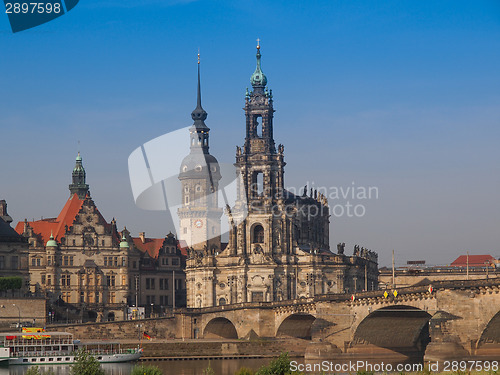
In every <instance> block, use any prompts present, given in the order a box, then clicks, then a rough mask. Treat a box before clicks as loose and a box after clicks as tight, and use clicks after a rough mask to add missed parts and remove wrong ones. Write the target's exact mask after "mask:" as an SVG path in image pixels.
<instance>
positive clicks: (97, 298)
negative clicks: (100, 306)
mask: <svg viewBox="0 0 500 375" xmlns="http://www.w3.org/2000/svg"><path fill="white" fill-rule="evenodd" d="M95 303H99V292H97V293H96V294H95Z"/></svg>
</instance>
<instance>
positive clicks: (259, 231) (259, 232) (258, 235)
mask: <svg viewBox="0 0 500 375" xmlns="http://www.w3.org/2000/svg"><path fill="white" fill-rule="evenodd" d="M253 243H264V228H262V225H260V224H259V225H256V226H255V228H254V229H253Z"/></svg>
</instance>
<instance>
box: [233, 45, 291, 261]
mask: <svg viewBox="0 0 500 375" xmlns="http://www.w3.org/2000/svg"><path fill="white" fill-rule="evenodd" d="M256 57H257V66H256V68H255V72H254V73H253V74H252V76H251V78H250V83H251V84H252V91H250V92H249V91H248V89H247V92H246V95H245V107H244V111H245V118H246V136H245V143H244V145H243V147H242V148H240V147H238V148H237V151H236V163H235V165H236V167H237V169H238V172H239V173H240V177H241V179H240V181H241V183H240V186H239V188H238V201H237V204H236V207H238V205H240V206H241V205H243V204H244V203H243V202H246V204H247V208H248V216H247V217H246V219H245V220H244V222H243V223H241V224H240V225H238V228H234V230H233V232H232V234H231V236H230V237H231V238H230V243H232V249H236V251H234V252H233V254H234V255H241V256H248V255H250V254H258V253H259V252H262V253H264V254H268V255H272V254H280V253H282V252H283V250H284V249H283V244H282V241H281V239H280V238H279V237H280V231H282V227H283V225H286V224H284V223H282V217H281V212H282V211H283V208H284V198H283V191H284V190H283V173H284V166H285V164H286V163H285V161H284V155H283V153H284V147H283V146H282V145H279V146H278V149H276V146H275V143H274V138H273V116H274V108H273V95H272V91H271V90H268V88H267V87H266V86H267V77H266V75H265V74H264V73H263V72H262V67H261V53H260V44H257V55H256Z"/></svg>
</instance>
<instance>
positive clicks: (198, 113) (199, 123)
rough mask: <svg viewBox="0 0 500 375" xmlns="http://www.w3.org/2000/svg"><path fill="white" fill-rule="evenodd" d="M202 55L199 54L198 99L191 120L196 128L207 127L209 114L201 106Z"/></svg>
mask: <svg viewBox="0 0 500 375" xmlns="http://www.w3.org/2000/svg"><path fill="white" fill-rule="evenodd" d="M200 81H201V80H200V53H199V52H198V94H197V98H196V108H195V109H194V110H193V112H191V118H192V119H193V120H194V125H195V126H196V127H203V126H206V125H205V123H204V121H205V120H206V119H207V112H206V111H205V110H204V109H203V107H202V106H201V83H200Z"/></svg>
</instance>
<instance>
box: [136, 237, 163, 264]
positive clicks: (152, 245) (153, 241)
mask: <svg viewBox="0 0 500 375" xmlns="http://www.w3.org/2000/svg"><path fill="white" fill-rule="evenodd" d="M132 240H133V241H134V246H135V247H136V248H137V249H139V250H140V251H142V252H143V253H145V252H147V253H148V254H149V256H150V257H151V258H154V259H156V258H158V253H159V252H160V249H161V247H162V246H163V241H165V239H164V238H146V239H145V240H144V243H143V242H142V239H141V238H140V237H132Z"/></svg>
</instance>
